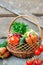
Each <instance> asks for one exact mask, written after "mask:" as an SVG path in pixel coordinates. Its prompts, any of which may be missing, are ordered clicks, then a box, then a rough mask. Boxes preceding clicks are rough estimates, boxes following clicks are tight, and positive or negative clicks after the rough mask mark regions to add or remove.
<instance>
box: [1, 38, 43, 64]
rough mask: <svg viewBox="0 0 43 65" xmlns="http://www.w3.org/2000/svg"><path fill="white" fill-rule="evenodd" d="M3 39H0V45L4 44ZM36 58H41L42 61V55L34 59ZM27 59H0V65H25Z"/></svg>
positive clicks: (13, 57) (12, 57)
mask: <svg viewBox="0 0 43 65" xmlns="http://www.w3.org/2000/svg"><path fill="white" fill-rule="evenodd" d="M4 40H5V39H0V44H1V43H2V42H4ZM36 58H42V59H43V53H42V54H41V55H40V56H38V57H36ZM26 60H27V59H21V58H17V57H15V56H10V57H9V58H7V59H0V65H26Z"/></svg>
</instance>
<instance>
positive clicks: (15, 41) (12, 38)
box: [8, 35, 20, 45]
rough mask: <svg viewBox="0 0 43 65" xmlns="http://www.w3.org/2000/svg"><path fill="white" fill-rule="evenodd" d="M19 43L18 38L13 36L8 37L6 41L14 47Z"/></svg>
mask: <svg viewBox="0 0 43 65" xmlns="http://www.w3.org/2000/svg"><path fill="white" fill-rule="evenodd" d="M19 41H20V37H18V36H17V35H13V36H11V37H9V39H8V42H9V43H12V44H14V45H17V44H19Z"/></svg>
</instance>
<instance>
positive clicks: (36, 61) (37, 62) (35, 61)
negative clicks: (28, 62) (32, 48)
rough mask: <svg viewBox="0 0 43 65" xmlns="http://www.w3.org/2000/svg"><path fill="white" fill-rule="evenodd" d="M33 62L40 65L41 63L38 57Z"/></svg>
mask: <svg viewBox="0 0 43 65" xmlns="http://www.w3.org/2000/svg"><path fill="white" fill-rule="evenodd" d="M33 63H34V65H40V64H41V63H40V62H39V61H38V60H37V59H35V60H34V62H33Z"/></svg>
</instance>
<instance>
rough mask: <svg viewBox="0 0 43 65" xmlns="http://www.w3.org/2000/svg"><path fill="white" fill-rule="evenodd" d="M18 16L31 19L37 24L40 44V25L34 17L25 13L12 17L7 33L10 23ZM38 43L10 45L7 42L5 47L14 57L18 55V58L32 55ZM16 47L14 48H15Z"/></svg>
mask: <svg viewBox="0 0 43 65" xmlns="http://www.w3.org/2000/svg"><path fill="white" fill-rule="evenodd" d="M18 18H28V19H31V20H33V22H34V23H35V24H36V25H37V27H38V29H39V32H40V36H39V42H40V44H41V41H42V32H41V28H40V25H39V24H38V23H37V20H36V19H35V18H33V17H32V16H27V15H20V16H17V17H15V18H14V20H13V21H12V22H11V24H10V26H9V30H8V33H9V34H10V33H11V32H10V29H11V26H12V24H13V23H14V21H15V20H16V19H18ZM40 44H35V43H34V44H33V45H31V44H27V43H26V44H22V45H19V44H18V45H12V44H10V43H8V45H7V49H8V50H9V51H10V52H11V53H12V54H13V55H14V56H16V57H20V58H28V57H32V56H33V55H34V49H37V48H38V46H39V45H40ZM15 47H16V50H15Z"/></svg>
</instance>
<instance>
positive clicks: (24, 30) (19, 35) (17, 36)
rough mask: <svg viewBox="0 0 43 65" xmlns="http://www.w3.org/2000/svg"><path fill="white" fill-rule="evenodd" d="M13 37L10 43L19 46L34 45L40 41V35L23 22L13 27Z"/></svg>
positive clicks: (14, 24)
mask: <svg viewBox="0 0 43 65" xmlns="http://www.w3.org/2000/svg"><path fill="white" fill-rule="evenodd" d="M11 33H13V35H12V36H10V37H9V39H8V42H9V43H12V44H14V45H17V44H20V45H21V44H25V42H26V43H27V44H31V45H32V44H33V43H37V41H38V34H37V33H36V32H35V31H34V30H32V29H30V28H29V27H28V25H26V24H24V23H23V22H16V21H15V22H14V23H13V24H12V27H11Z"/></svg>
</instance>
